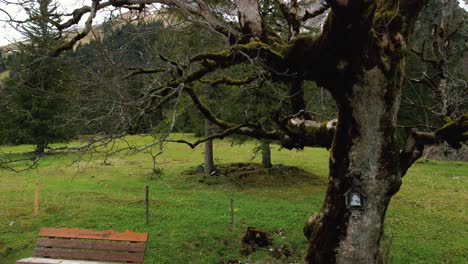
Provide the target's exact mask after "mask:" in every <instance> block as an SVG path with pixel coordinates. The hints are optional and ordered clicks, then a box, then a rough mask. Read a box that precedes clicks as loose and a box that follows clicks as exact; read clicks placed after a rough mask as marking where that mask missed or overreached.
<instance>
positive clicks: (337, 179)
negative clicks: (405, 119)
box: [305, 67, 401, 263]
mask: <svg viewBox="0 0 468 264" xmlns="http://www.w3.org/2000/svg"><path fill="white" fill-rule="evenodd" d="M350 88H351V93H350V94H349V96H347V98H346V99H344V100H337V101H338V108H339V115H338V120H339V122H338V125H337V130H336V134H335V139H334V142H333V146H332V149H331V156H330V164H329V165H330V180H329V185H328V189H327V192H326V198H325V201H324V204H323V207H322V210H321V211H320V213H318V214H316V215H313V216H312V217H311V218H310V219H309V221H308V223H307V225H306V227H305V234H306V236H307V237H308V238H309V243H310V245H309V250H308V253H307V257H306V261H307V263H377V262H378V259H379V255H380V250H379V242H380V239H381V237H382V234H383V221H384V217H385V212H386V210H387V207H388V204H389V202H390V199H391V197H392V195H393V194H395V193H396V192H397V191H398V189H399V187H400V184H401V175H400V173H399V171H398V165H399V159H398V156H399V151H398V148H397V145H396V144H395V141H394V140H393V138H394V131H395V129H396V115H397V111H398V105H399V94H398V92H395V88H396V86H395V81H394V80H391V79H388V77H387V76H386V75H385V74H384V73H383V72H382V70H380V69H379V68H378V67H375V68H372V69H369V70H366V71H364V73H363V74H362V76H361V78H360V80H358V81H357V82H355V83H354V84H352V85H351V87H350ZM350 191H351V192H359V193H361V194H362V195H363V197H364V198H363V208H362V209H350V208H348V207H347V205H346V195H347V194H348V193H349V192H350Z"/></svg>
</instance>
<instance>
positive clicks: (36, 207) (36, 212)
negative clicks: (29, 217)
mask: <svg viewBox="0 0 468 264" xmlns="http://www.w3.org/2000/svg"><path fill="white" fill-rule="evenodd" d="M40 190H41V183H40V181H39V176H36V190H35V191H34V216H38V215H39V195H40Z"/></svg>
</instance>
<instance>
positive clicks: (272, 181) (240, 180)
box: [186, 163, 325, 187]
mask: <svg viewBox="0 0 468 264" xmlns="http://www.w3.org/2000/svg"><path fill="white" fill-rule="evenodd" d="M186 173H187V174H189V175H194V176H197V177H199V179H198V181H199V182H200V183H204V184H207V185H214V184H226V183H229V184H235V185H238V186H249V187H255V186H272V185H292V184H297V183H298V182H302V181H307V182H309V183H313V182H315V183H316V184H325V179H324V178H323V177H319V176H317V175H314V174H312V173H310V172H307V171H305V170H302V169H300V168H297V167H292V166H285V165H282V164H277V165H273V166H272V167H271V168H263V167H262V166H261V165H260V164H255V163H231V164H219V165H217V166H216V170H215V172H214V173H212V174H211V175H206V174H204V173H200V172H197V170H196V169H195V168H193V169H192V170H190V171H187V172H186Z"/></svg>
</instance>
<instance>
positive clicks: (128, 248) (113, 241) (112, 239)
mask: <svg viewBox="0 0 468 264" xmlns="http://www.w3.org/2000/svg"><path fill="white" fill-rule="evenodd" d="M39 236H40V238H39V239H38V240H37V245H36V249H35V250H34V257H32V258H26V259H21V260H18V261H17V262H16V263H17V264H59V263H60V264H72V263H73V264H78V263H82V264H105V263H122V262H124V263H143V260H144V258H145V249H146V242H147V241H148V233H135V232H132V231H128V230H127V231H125V232H123V233H119V232H116V231H113V230H106V231H94V230H84V229H79V228H42V229H41V230H40V231H39Z"/></svg>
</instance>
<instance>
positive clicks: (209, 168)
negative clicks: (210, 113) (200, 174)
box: [205, 119, 215, 174]
mask: <svg viewBox="0 0 468 264" xmlns="http://www.w3.org/2000/svg"><path fill="white" fill-rule="evenodd" d="M210 126H211V122H210V120H208V119H205V136H206V137H209V136H210V135H211V132H210ZM214 170H215V166H214V161H213V140H212V139H209V140H207V141H205V173H206V174H211V173H212V172H213V171H214Z"/></svg>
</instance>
